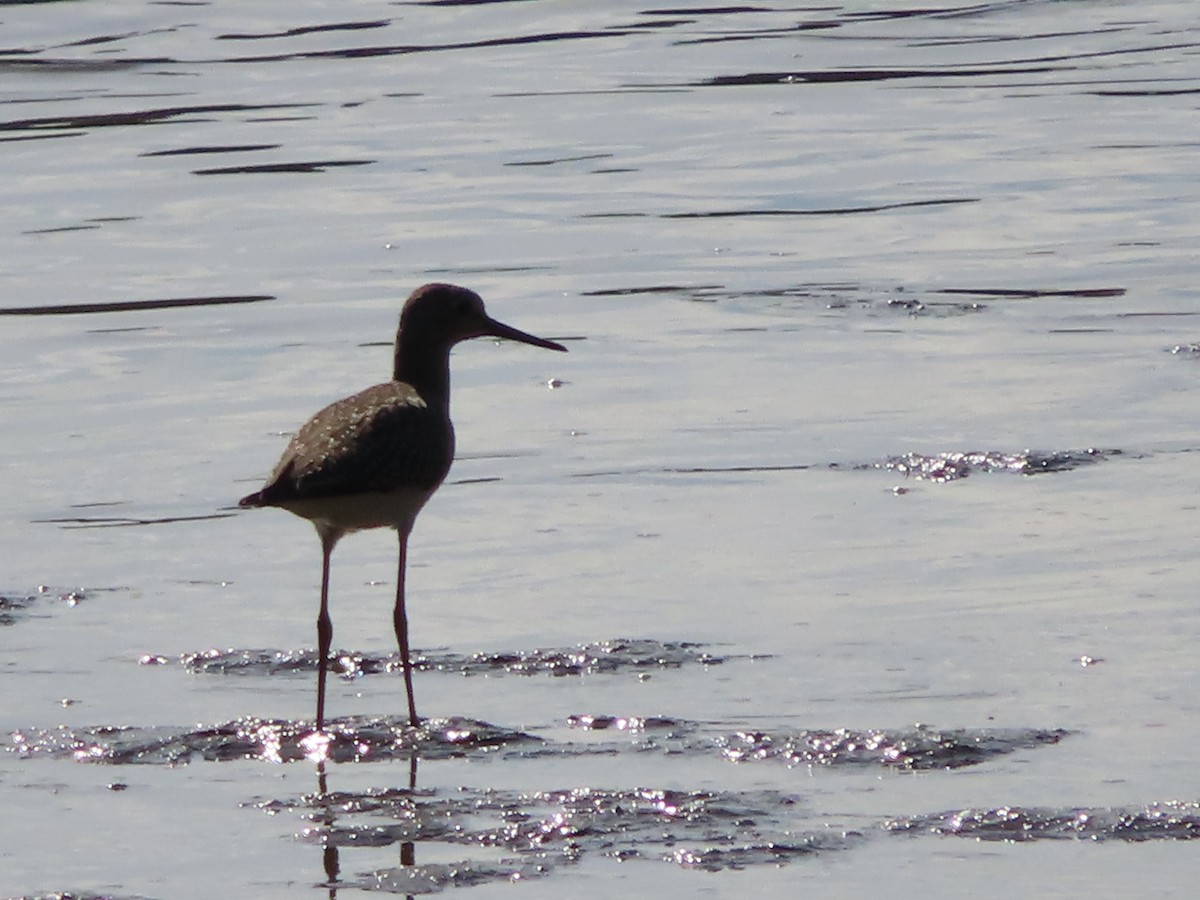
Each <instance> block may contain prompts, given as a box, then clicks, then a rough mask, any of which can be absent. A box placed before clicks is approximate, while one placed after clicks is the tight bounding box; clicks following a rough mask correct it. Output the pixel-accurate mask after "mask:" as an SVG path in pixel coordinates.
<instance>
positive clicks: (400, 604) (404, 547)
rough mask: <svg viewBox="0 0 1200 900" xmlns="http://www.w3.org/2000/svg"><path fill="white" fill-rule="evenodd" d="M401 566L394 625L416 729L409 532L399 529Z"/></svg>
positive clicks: (397, 580)
mask: <svg viewBox="0 0 1200 900" xmlns="http://www.w3.org/2000/svg"><path fill="white" fill-rule="evenodd" d="M399 535H400V566H399V570H398V572H397V573H396V608H395V609H394V610H393V611H392V624H393V625H394V626H395V628H396V643H397V644H399V646H400V664H401V665H402V666H403V668H404V689H405V691H407V692H408V721H409V724H411V725H413V726H414V727H415V726H417V725H419V724H420V719H418V718H417V703H416V700H414V699H413V682H412V658H411V656H410V655H409V650H408V614H407V613H405V611H404V569H405V560H406V557H407V556H408V532H407V531H406V530H404V529H399Z"/></svg>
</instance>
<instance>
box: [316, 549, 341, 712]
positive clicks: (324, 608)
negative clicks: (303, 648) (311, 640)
mask: <svg viewBox="0 0 1200 900" xmlns="http://www.w3.org/2000/svg"><path fill="white" fill-rule="evenodd" d="M335 543H337V538H332V539H331V538H330V537H328V536H326V535H324V534H322V535H321V612H320V613H319V614H318V615H317V731H318V732H320V731H324V730H325V676H326V675H327V674H328V672H329V649H330V646H331V645H332V644H333V620H332V619H330V618H329V557H330V556H331V555H332V554H333V545H334V544H335Z"/></svg>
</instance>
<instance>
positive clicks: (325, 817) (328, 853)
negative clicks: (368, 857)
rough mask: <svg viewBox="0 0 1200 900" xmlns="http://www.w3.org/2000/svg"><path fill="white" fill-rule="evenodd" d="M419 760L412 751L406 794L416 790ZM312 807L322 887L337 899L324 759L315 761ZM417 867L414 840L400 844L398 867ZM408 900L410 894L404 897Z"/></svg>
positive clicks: (337, 863) (332, 813)
mask: <svg viewBox="0 0 1200 900" xmlns="http://www.w3.org/2000/svg"><path fill="white" fill-rule="evenodd" d="M418 759H419V757H418V756H417V754H416V751H415V750H414V751H413V753H412V754H411V755H410V756H409V761H408V792H409V795H410V796H412V795H415V794H416V790H417V761H418ZM314 804H315V805H317V806H319V807H320V808H321V809H322V813H321V825H322V826H323V837H322V841H321V843H322V848H321V867H322V868H323V869H324V870H325V886H326V887H328V889H329V900H337V892H338V887H339V886H340V885H341V884H342V881H341V858H340V855H339V848H338V843H337V840H336V839H335V838H334V828H335V826H336V825H337V814H336V813H335V811H334V807H335V806H336V803H335V802H334V800H333V797H332V795H331V794H330V792H329V782H328V777H327V775H326V772H325V760H324V759H320V760H318V761H317V795H316V797H315V798H314ZM416 864H417V844H416V841H401V843H400V865H401V866H405V867H408V866H415V865H416ZM408 898H409V900H412V895H411V894H409V895H408Z"/></svg>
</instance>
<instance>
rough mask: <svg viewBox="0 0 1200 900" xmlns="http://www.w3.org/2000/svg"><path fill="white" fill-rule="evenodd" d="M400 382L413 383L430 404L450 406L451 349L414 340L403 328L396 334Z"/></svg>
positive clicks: (396, 372)
mask: <svg viewBox="0 0 1200 900" xmlns="http://www.w3.org/2000/svg"><path fill="white" fill-rule="evenodd" d="M392 377H393V378H394V379H395V380H396V381H403V382H405V383H406V384H411V385H412V386H413V387H414V388H415V389H416V391H417V393H418V394H420V395H421V397H422V399H424V401H425V402H426V403H427V404H429V405H430V406H433V405H437V406H441V407H449V405H450V348H449V347H448V346H441V345H438V344H432V343H429V342H428V341H420V342H418V341H414V340H412V339H410V338H409V337H408V336H407V335H406V334H405V333H404V329H400V331H399V332H397V334H396V360H395V366H394V368H393V370H392Z"/></svg>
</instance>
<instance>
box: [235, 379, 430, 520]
mask: <svg viewBox="0 0 1200 900" xmlns="http://www.w3.org/2000/svg"><path fill="white" fill-rule="evenodd" d="M453 457H454V429H453V427H452V426H451V424H450V419H449V417H448V416H447V415H446V413H445V412H444V411H443V410H440V409H438V408H437V407H436V406H429V405H427V404H426V403H425V401H424V400H423V399H422V398H421V396H420V395H419V394H418V393H417V392H416V390H415V389H414V388H413V387H411V386H410V385H408V384H404V383H402V382H394V381H393V382H388V383H385V384H377V385H375V386H374V387H369V388H367V389H366V390H364V391H360V392H359V393H357V394H355V395H354V396H352V397H346V398H345V399H343V400H338V401H337V402H336V403H331V404H330V405H329V406H327V407H325V408H324V409H323V410H321V411H320V412H319V413H317V414H316V415H315V416H313V417H312V418H311V419H309V420H308V421H307V422H306V423H305V424H304V426H303V427H302V428H301V429H300V430H299V431H298V432H297V433H296V436H295V437H294V438H292V441H291V443H290V444H288V447H287V449H286V450H285V451H284V453H283V456H282V457H281V458H280V460H279V464H278V465H277V466H276V467H275V471H274V472H273V473H272V474H271V477H270V479H268V482H267V486H266V487H264V488H263V489H262V491H261V492H259V495H258V498H257V499H258V500H259V503H260V504H262V505H274V504H278V503H281V502H284V503H286V502H287V501H288V500H297V499H305V498H318V497H330V496H338V495H345V494H361V493H371V492H380V493H386V492H388V491H393V490H396V489H398V488H401V487H416V488H423V489H428V490H431V491H432V490H433V489H434V488H436V487H437V486H438V485H439V484H441V482H442V479H443V478H445V477H446V473H447V472H448V471H449V469H450V462H451V460H452V459H453Z"/></svg>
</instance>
